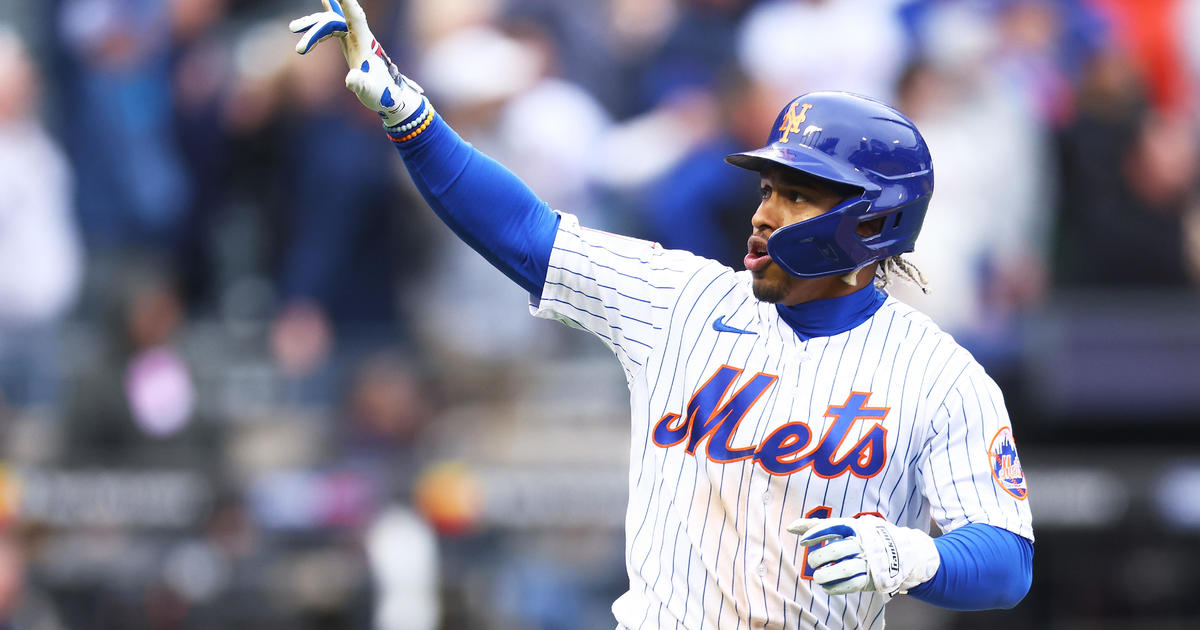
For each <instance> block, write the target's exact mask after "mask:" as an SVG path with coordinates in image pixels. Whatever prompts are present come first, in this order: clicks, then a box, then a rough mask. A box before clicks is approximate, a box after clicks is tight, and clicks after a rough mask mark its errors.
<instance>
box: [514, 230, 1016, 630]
mask: <svg viewBox="0 0 1200 630" xmlns="http://www.w3.org/2000/svg"><path fill="white" fill-rule="evenodd" d="M750 283H751V278H750V275H749V273H748V272H734V271H733V270H732V269H729V268H727V267H723V266H721V265H720V264H718V263H716V262H714V261H710V260H706V259H703V258H699V257H696V256H694V255H692V254H689V253H687V252H681V251H672V250H664V249H662V248H661V247H660V246H658V245H657V244H652V243H648V242H645V241H639V240H635V239H629V238H625V237H620V236H615V235H612V234H607V233H604V232H598V231H594V230H588V229H586V228H581V227H580V226H579V224H578V221H577V220H576V219H575V217H573V216H571V215H567V214H564V215H562V221H561V223H560V226H559V233H558V236H557V238H556V240H555V245H554V250H553V252H552V254H551V257H550V265H549V273H548V275H547V279H546V284H545V287H544V289H543V292H542V295H541V297H540V299H539V300H537V301H535V304H533V305H532V306H531V311H532V312H533V313H534V314H535V315H537V316H538V317H545V318H551V319H558V320H560V321H562V322H564V323H566V324H567V325H570V326H573V327H576V328H580V329H583V330H587V331H589V332H591V333H592V334H594V335H596V336H597V337H599V338H600V339H601V340H602V341H604V343H605V344H607V345H608V347H609V348H610V349H611V350H612V351H613V353H614V354H615V355H616V357H617V359H618V360H619V361H620V363H621V365H622V367H623V368H624V371H625V375H626V378H627V380H628V383H629V390H630V411H631V421H632V430H631V442H630V471H629V507H628V511H627V513H626V519H625V526H626V549H625V560H626V566H627V568H628V572H629V582H630V583H629V591H628V592H627V593H625V594H624V595H623V596H621V597H620V598H619V599H618V600H617V601H616V603H614V604H613V613H614V615H615V616H616V618H617V621H618V623H619V627H628V628H638V629H642V630H645V629H653V628H688V629H701V628H703V629H718V628H722V629H730V630H734V629H740V628H749V629H753V628H777V629H784V628H787V629H792V628H796V629H799V628H805V629H808V628H830V629H840V628H882V627H883V625H884V615H883V606H884V604H885V603H886V602H887V597H886V596H885V595H881V594H878V593H858V594H853V595H849V596H829V595H826V594H825V592H824V591H822V590H821V589H820V588H816V589H813V588H812V587H811V586H812V582H811V581H809V580H806V579H803V578H802V577H801V570H802V567H801V566H800V565H801V563H802V562H803V551H802V550H801V548H800V547H799V546H798V545H797V544H796V542H797V537H796V536H793V535H791V534H789V533H787V532H786V531H784V529H783V528H784V527H785V526H786V525H787V524H788V523H790V522H791V521H792V520H794V519H796V518H800V517H802V516H804V515H806V514H808V513H810V512H811V511H812V510H814V509H815V508H820V507H822V506H824V507H827V508H829V515H830V516H832V517H851V516H854V515H856V514H859V513H863V512H877V513H879V514H882V515H883V516H884V517H885V518H887V519H888V520H890V521H892V522H894V523H897V524H900V525H904V526H907V527H916V528H924V527H926V525H927V523H928V522H929V520H930V518H931V517H932V518H933V519H934V520H935V521H936V522H937V523H938V525H939V527H941V528H942V529H943V530H944V531H949V530H952V529H954V528H957V527H961V526H962V525H965V524H967V523H987V524H990V525H994V526H997V527H1002V528H1005V529H1008V530H1010V531H1013V532H1015V533H1017V534H1020V535H1022V536H1025V537H1027V538H1030V539H1032V538H1033V530H1032V525H1031V519H1030V514H1029V507H1028V502H1027V501H1022V500H1017V499H1015V498H1014V497H1012V496H1011V495H1010V494H1008V493H1006V492H1004V491H1002V490H1001V489H1000V488H999V487H998V486H997V485H996V483H995V481H994V480H993V476H992V466H991V460H990V456H989V440H991V439H992V436H993V435H995V434H996V432H997V431H998V430H999V429H1001V428H1002V427H1006V426H1009V420H1008V414H1007V412H1006V411H1005V409H1004V402H1003V399H1002V397H1001V394H1000V391H999V390H998V388H997V387H996V386H995V384H994V383H993V382H992V380H991V379H990V378H989V377H988V376H987V375H986V374H985V373H984V371H983V369H982V368H981V367H980V366H979V365H978V364H977V363H976V362H975V361H974V359H972V357H971V356H970V354H969V353H967V352H966V351H965V350H963V349H962V348H961V347H959V346H958V345H957V344H956V343H955V342H954V340H953V339H952V338H951V337H950V336H949V335H947V334H946V333H944V332H942V331H941V330H939V329H938V328H937V327H936V326H935V325H934V324H933V323H932V322H931V321H930V320H929V319H928V318H927V317H925V316H924V315H922V314H921V313H919V312H917V311H915V310H914V309H912V308H910V307H908V306H907V305H905V304H903V303H901V302H899V301H897V300H896V299H894V298H890V297H889V298H888V299H887V301H886V302H885V303H884V305H883V306H882V307H881V308H880V309H879V310H878V311H877V312H876V313H875V314H874V315H873V316H872V317H871V318H869V319H868V320H867V321H866V322H864V323H863V324H861V325H860V326H858V327H856V328H854V329H852V330H849V331H846V332H844V333H841V334H837V335H834V336H831V337H818V338H814V339H810V340H808V341H802V340H801V339H800V338H799V337H798V336H797V335H796V334H794V333H793V331H792V330H791V329H790V328H789V327H788V326H787V324H786V323H784V322H783V321H782V320H781V319H780V318H779V316H778V314H777V311H776V309H775V307H774V305H771V304H767V303H763V302H759V301H758V300H756V299H755V298H754V296H753V294H752V293H751V289H750ZM718 317H721V318H723V323H724V325H726V326H729V327H733V328H737V329H741V330H743V331H746V332H745V333H744V334H743V333H737V332H731V331H718V330H716V329H715V327H714V326H713V321H714V320H715V319H716V318H718ZM722 366H729V367H731V368H736V369H738V370H741V372H740V373H738V375H737V378H736V379H735V381H734V382H733V384H732V385H731V386H730V387H729V388H728V390H727V391H726V393H725V394H724V395H723V396H722V397H721V403H720V404H726V403H727V402H728V401H729V400H730V398H731V397H732V396H734V394H733V392H736V391H738V390H739V388H741V387H742V386H744V385H747V384H748V383H749V382H750V381H751V379H752V378H753V377H754V376H755V375H756V374H758V373H763V374H768V375H771V376H773V377H775V379H774V380H773V381H772V382H771V385H770V386H769V387H767V389H766V390H765V391H764V392H763V393H762V394H761V396H760V397H759V398H758V399H757V400H756V401H755V402H754V403H753V404H752V405H750V406H749V408H748V411H747V412H746V413H745V415H744V416H743V417H741V420H740V422H738V423H737V425H736V428H735V429H734V431H733V432H732V434H731V435H730V436H729V438H728V440H727V444H725V446H727V447H728V448H729V449H730V450H731V451H733V450H737V449H747V448H755V447H759V445H763V444H764V443H765V442H764V441H765V440H767V438H768V436H770V435H772V433H773V432H774V431H776V430H777V429H779V428H780V427H781V426H783V425H785V424H788V423H790V422H791V423H794V422H803V423H805V424H806V425H807V426H808V428H809V429H810V430H811V432H812V438H811V441H810V443H809V445H808V446H806V447H805V448H804V449H802V450H801V451H800V454H807V453H809V452H811V451H812V450H815V445H816V444H817V442H818V440H820V439H821V437H822V436H824V435H825V433H826V432H827V431H829V430H830V429H831V428H832V427H833V424H834V421H835V418H834V417H831V416H829V415H827V412H829V411H831V407H833V406H841V405H843V404H849V400H850V396H851V393H852V392H860V393H869V394H870V397H869V403H868V405H867V406H869V407H872V408H887V409H888V411H887V413H886V416H884V417H883V418H882V419H865V418H864V419H858V420H855V421H854V423H853V425H852V426H851V428H850V430H849V432H848V434H847V435H846V436H845V438H844V439H843V440H842V441H841V443H840V446H839V447H838V449H837V450H836V451H835V456H834V457H833V459H835V460H836V459H838V458H840V457H844V456H845V455H846V454H847V453H850V451H851V450H852V448H853V447H854V445H855V444H856V443H858V442H859V440H860V439H862V438H864V436H867V435H868V433H869V432H870V431H871V429H872V428H873V427H874V426H875V425H876V424H879V425H881V426H882V427H883V429H885V430H886V435H885V438H884V441H883V445H882V446H883V447H882V449H880V453H878V454H871V455H870V457H871V458H877V457H883V454H886V460H885V462H884V463H883V465H882V467H880V468H879V469H878V471H877V472H875V473H873V474H870V475H869V476H865V477H860V476H857V475H856V474H851V473H850V472H846V473H844V474H837V475H833V476H829V477H828V478H826V477H822V476H820V475H818V474H816V473H815V472H814V468H813V467H806V468H801V469H800V470H798V471H796V472H794V473H792V474H771V473H770V472H768V470H767V468H766V467H765V465H763V464H761V463H760V462H759V461H758V460H756V458H755V457H750V456H745V457H744V458H742V459H740V460H737V461H727V462H725V463H720V462H718V461H715V460H714V459H713V457H710V455H711V454H710V453H709V451H708V447H709V446H710V445H711V444H712V442H713V440H717V439H718V438H717V434H711V435H709V436H707V437H705V438H703V439H702V440H701V441H700V442H698V443H697V445H696V448H695V451H694V453H692V454H689V453H688V452H687V449H686V448H685V446H686V445H687V444H688V441H687V440H684V441H683V442H682V443H677V444H675V445H674V446H668V447H663V446H659V445H658V444H657V443H656V442H655V441H654V439H653V438H652V434H653V431H654V427H655V425H656V424H658V423H659V421H660V419H663V418H664V416H666V415H667V414H680V415H681V416H683V419H681V420H680V421H681V422H682V421H684V420H686V418H687V414H688V405H689V401H691V400H692V398H693V395H694V394H695V393H696V391H697V389H699V388H700V387H701V386H702V385H704V384H705V383H706V382H707V381H708V380H709V379H710V377H713V376H714V374H715V373H716V372H717V371H718V370H721V369H722ZM719 406H720V405H718V407H719ZM718 448H719V446H718ZM745 452H749V451H745ZM857 455H858V456H860V459H862V460H864V461H865V460H866V459H867V458H868V454H867V453H865V452H859V453H858V454H857ZM797 456H799V455H797ZM718 459H719V458H718ZM792 460H793V461H794V458H792Z"/></svg>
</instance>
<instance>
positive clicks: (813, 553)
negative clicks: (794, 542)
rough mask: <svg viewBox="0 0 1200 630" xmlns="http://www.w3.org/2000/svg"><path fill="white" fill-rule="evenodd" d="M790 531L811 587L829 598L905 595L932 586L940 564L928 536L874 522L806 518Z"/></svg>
mask: <svg viewBox="0 0 1200 630" xmlns="http://www.w3.org/2000/svg"><path fill="white" fill-rule="evenodd" d="M787 530H788V531H789V532H792V533H793V534H799V535H800V536H802V538H801V539H800V544H801V545H803V546H805V547H808V548H809V550H808V565H809V566H810V567H812V568H813V569H814V570H813V581H814V582H816V583H817V584H820V585H821V588H823V589H825V592H826V593H829V594H830V595H844V594H846V593H853V592H856V591H878V592H881V593H886V594H888V595H896V594H898V593H907V592H908V590H909V589H911V588H913V587H915V586H916V585H918V584H922V583H924V582H927V581H929V580H930V579H931V578H932V577H933V575H934V574H935V573H937V570H938V567H939V566H941V562H942V561H941V556H939V555H938V550H937V546H935V545H934V544H933V538H931V537H930V536H929V534H926V533H925V532H922V531H918V530H915V529H911V528H908V527H899V526H897V525H893V524H891V523H889V522H887V521H885V520H883V519H881V518H878V517H875V516H867V517H862V518H802V519H798V520H796V521H794V522H792V524H790V525H788V527H787ZM822 543H825V544H824V545H822ZM819 545H822V546H819Z"/></svg>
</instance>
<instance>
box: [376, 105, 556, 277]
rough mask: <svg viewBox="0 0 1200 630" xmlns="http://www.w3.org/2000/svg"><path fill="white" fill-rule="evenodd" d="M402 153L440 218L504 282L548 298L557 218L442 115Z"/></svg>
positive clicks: (401, 149)
mask: <svg viewBox="0 0 1200 630" xmlns="http://www.w3.org/2000/svg"><path fill="white" fill-rule="evenodd" d="M396 149H397V150H398V151H399V152H400V155H401V157H403V158H404V164H405V166H406V167H408V172H409V175H411V176H412V179H413V182H414V183H415V184H416V186H417V189H418V190H419V191H421V195H422V196H423V197H424V198H425V201H426V203H428V204H429V206H430V207H431V208H433V211H434V213H436V214H437V215H438V217H440V218H441V219H442V221H443V222H445V224H446V225H448V226H449V227H450V229H451V230H453V231H454V233H455V234H457V235H458V237H459V238H461V239H462V240H463V241H464V242H466V243H467V244H468V245H470V246H471V248H472V249H474V250H475V251H477V252H479V253H480V254H482V255H483V257H484V258H486V259H487V261H488V262H490V263H491V264H492V265H493V266H495V267H496V268H497V269H499V270H500V271H502V272H504V275H506V276H508V277H509V278H510V279H512V280H513V281H514V282H516V283H517V284H519V285H521V287H522V288H524V289H525V290H526V291H528V292H529V293H531V294H533V295H541V293H542V286H543V285H544V284H545V282H546V270H547V268H548V265H549V264H550V251H551V250H552V249H553V247H554V237H555V234H556V233H557V231H558V221H559V216H558V214H557V213H556V212H554V211H553V210H551V209H550V206H549V205H547V204H546V202H544V201H542V200H541V199H538V197H537V195H535V194H534V193H533V191H532V190H530V189H529V187H528V186H526V185H525V183H524V182H522V181H521V180H520V178H518V177H517V176H516V175H514V174H513V173H512V172H511V171H509V170H508V169H506V168H504V167H503V166H501V165H500V164H499V163H497V162H496V161H495V160H493V159H491V158H489V157H487V156H486V155H484V154H483V153H480V152H479V151H478V150H476V149H475V148H474V147H472V146H471V145H470V144H468V143H467V142H466V141H464V140H463V139H462V138H461V137H459V135H458V134H457V133H455V132H454V130H453V129H451V128H450V125H448V124H446V122H445V121H443V120H442V118H441V116H439V115H437V114H435V115H434V116H433V120H432V122H431V123H430V125H429V129H427V130H426V131H425V132H424V133H422V134H420V135H419V136H417V137H416V138H415V139H414V140H411V141H409V142H403V143H397V144H396Z"/></svg>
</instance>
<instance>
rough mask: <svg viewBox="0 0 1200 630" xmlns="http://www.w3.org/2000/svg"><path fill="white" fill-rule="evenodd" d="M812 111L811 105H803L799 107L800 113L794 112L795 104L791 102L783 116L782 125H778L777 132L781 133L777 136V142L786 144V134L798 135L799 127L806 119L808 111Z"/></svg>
mask: <svg viewBox="0 0 1200 630" xmlns="http://www.w3.org/2000/svg"><path fill="white" fill-rule="evenodd" d="M810 109H812V105H809V104H808V103H805V104H803V105H801V106H800V111H798V112H797V111H796V103H795V102H793V103H792V106H791V108H789V109H788V111H787V113H786V114H784V115H783V123H782V124H780V125H779V131H782V132H783V135H782V136H779V141H780V142H784V143H786V142H787V141H788V134H793V133H800V125H802V124H804V120H805V119H806V118H807V117H808V110H810Z"/></svg>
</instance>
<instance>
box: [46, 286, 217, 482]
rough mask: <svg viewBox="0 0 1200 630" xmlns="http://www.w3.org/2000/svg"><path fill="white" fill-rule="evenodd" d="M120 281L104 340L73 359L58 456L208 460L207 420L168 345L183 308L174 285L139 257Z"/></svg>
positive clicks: (203, 463) (164, 462) (158, 462)
mask: <svg viewBox="0 0 1200 630" xmlns="http://www.w3.org/2000/svg"><path fill="white" fill-rule="evenodd" d="M122 281H123V283H124V284H123V286H121V287H119V288H118V289H117V290H115V291H114V292H113V296H112V297H111V299H110V303H109V305H108V309H107V321H106V322H105V329H104V332H105V338H106V343H105V344H104V346H103V347H102V348H101V350H100V352H99V354H98V355H97V356H95V357H91V361H85V362H82V364H81V365H78V366H77V369H78V370H79V373H78V374H77V378H76V380H75V383H74V388H73V391H71V393H70V397H69V399H68V403H67V408H66V422H67V427H66V446H67V451H66V453H65V454H64V461H66V462H69V463H70V464H71V465H73V466H80V465H88V464H100V465H112V466H173V467H179V466H182V467H189V466H197V467H201V468H204V467H207V466H211V465H214V464H216V462H214V461H212V454H213V452H214V449H215V447H216V443H215V437H216V436H215V434H214V432H213V431H214V429H215V427H213V426H211V425H209V424H208V423H206V422H202V421H198V420H197V418H196V417H195V390H194V385H193V381H192V376H191V370H190V368H189V367H188V365H187V362H186V361H185V359H184V358H183V357H182V356H181V354H180V352H179V350H178V347H177V345H176V344H177V341H178V340H177V339H176V337H177V334H178V329H179V326H180V323H181V317H182V314H183V310H182V305H181V303H180V300H179V295H178V293H177V292H176V290H175V288H174V285H173V284H172V283H171V282H170V280H169V279H168V278H166V277H165V276H163V275H161V273H159V272H156V271H153V270H152V268H151V267H149V266H148V265H146V264H145V263H141V264H137V265H135V266H133V267H132V268H131V269H128V270H126V271H125V272H124V273H123V274H122ZM93 362H94V363H93Z"/></svg>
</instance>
